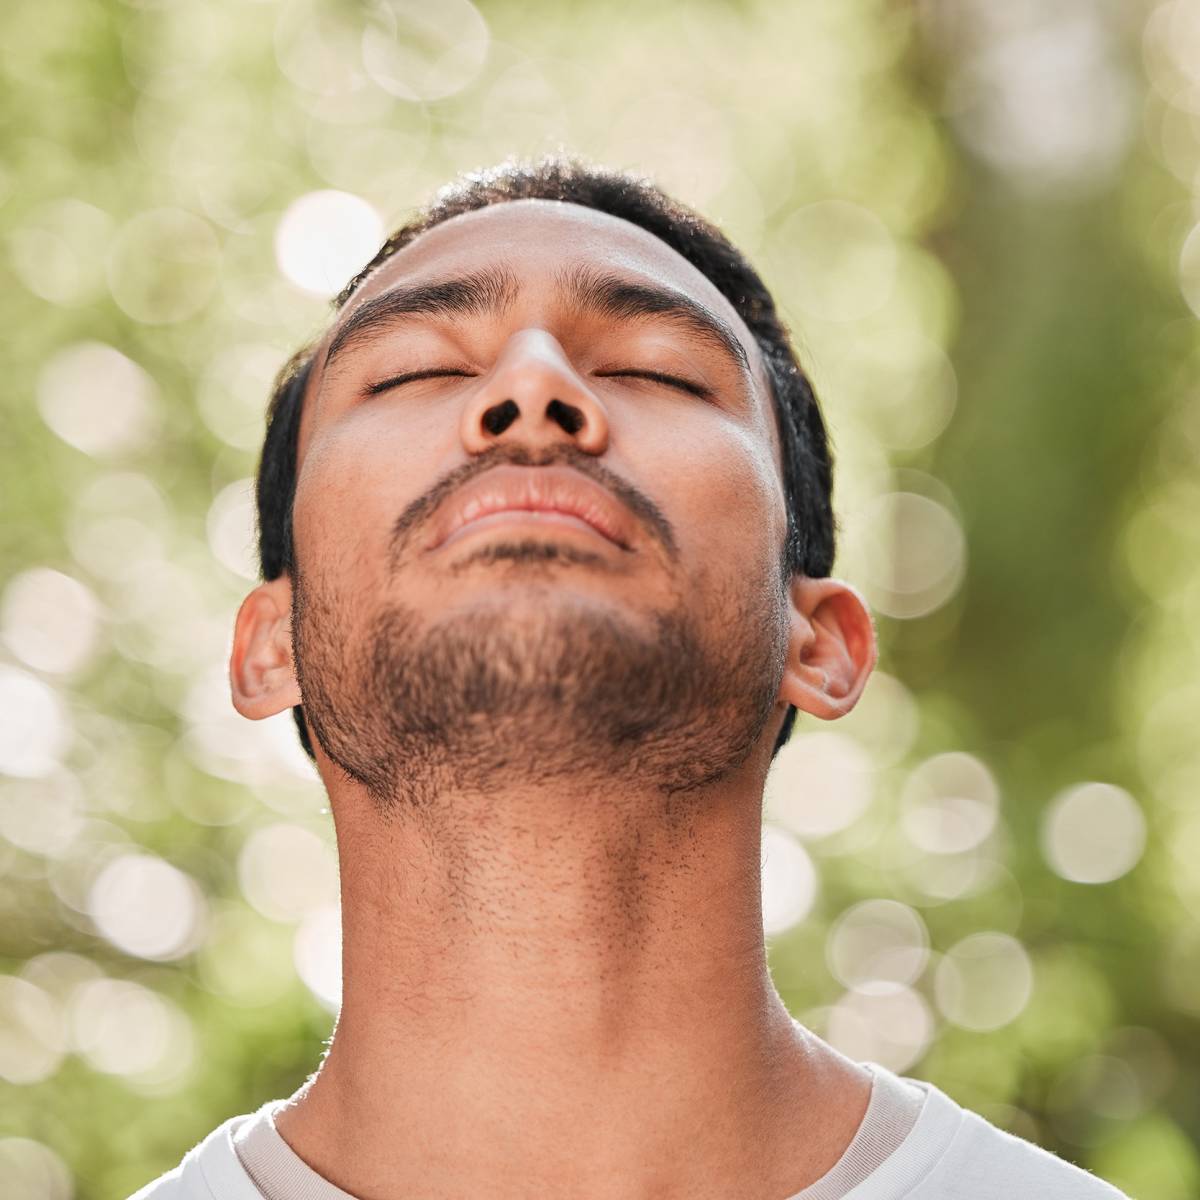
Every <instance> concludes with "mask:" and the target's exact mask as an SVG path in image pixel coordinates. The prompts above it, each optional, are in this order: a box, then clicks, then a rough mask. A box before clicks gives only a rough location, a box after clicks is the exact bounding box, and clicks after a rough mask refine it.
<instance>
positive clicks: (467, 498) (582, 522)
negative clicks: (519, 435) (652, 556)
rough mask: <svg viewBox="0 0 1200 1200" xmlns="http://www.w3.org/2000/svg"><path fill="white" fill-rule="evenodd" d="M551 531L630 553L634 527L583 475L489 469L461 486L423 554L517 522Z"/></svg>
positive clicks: (559, 470) (556, 468) (560, 469)
mask: <svg viewBox="0 0 1200 1200" xmlns="http://www.w3.org/2000/svg"><path fill="white" fill-rule="evenodd" d="M522 518H526V523H527V524H529V525H533V524H535V523H540V524H544V525H548V526H549V525H553V526H554V527H555V528H556V529H564V530H565V529H575V530H577V531H579V532H583V533H586V532H587V531H588V530H591V531H593V532H595V533H598V534H600V536H602V537H603V538H605V539H606V540H607V541H609V542H612V543H613V544H614V545H615V546H617V547H618V548H620V549H621V550H626V551H627V550H629V549H630V548H631V545H630V543H631V542H632V540H633V535H634V531H633V527H632V521H631V519H630V515H629V513H628V510H626V508H625V507H624V506H623V505H621V504H619V503H618V502H617V501H616V500H615V499H614V498H613V497H612V496H611V495H610V494H609V492H608V491H607V490H606V489H605V488H603V487H601V486H600V485H599V484H597V483H594V482H593V481H592V480H590V479H589V478H588V477H587V476H586V475H582V474H580V473H579V472H578V471H575V470H572V469H571V468H570V467H561V466H554V467H522V466H515V465H512V464H506V465H502V466H498V467H492V468H491V469H490V470H488V471H485V472H484V473H483V474H482V475H479V476H477V477H476V478H475V479H473V480H472V481H471V482H470V483H468V484H466V485H465V486H464V487H463V488H461V489H460V490H459V491H458V492H456V493H455V494H454V496H453V497H452V498H451V499H450V500H449V501H448V503H447V504H446V506H445V508H444V511H442V512H441V513H439V514H438V516H437V518H436V519H435V522H434V529H433V535H432V537H431V539H430V541H429V543H428V544H427V545H426V547H425V549H426V550H436V549H437V548H438V547H439V546H441V545H444V544H445V543H446V542H448V541H451V540H454V539H456V537H458V536H465V535H466V534H467V533H468V532H472V531H474V530H475V528H478V529H479V531H481V532H482V531H483V530H485V529H487V528H488V527H490V526H494V525H502V524H508V523H510V522H519V521H521V519H522Z"/></svg>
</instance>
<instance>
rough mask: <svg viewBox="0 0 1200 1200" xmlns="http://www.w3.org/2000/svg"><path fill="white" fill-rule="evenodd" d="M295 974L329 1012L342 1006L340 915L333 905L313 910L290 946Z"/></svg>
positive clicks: (298, 929)
mask: <svg viewBox="0 0 1200 1200" xmlns="http://www.w3.org/2000/svg"><path fill="white" fill-rule="evenodd" d="M292 954H293V960H294V962H295V966H296V974H297V975H299V976H300V979H301V981H302V982H303V983H304V986H305V987H307V988H308V990H309V991H310V992H312V994H313V995H314V996H315V997H316V998H317V1000H318V1001H320V1003H321V1004H322V1005H323V1006H324V1007H325V1008H327V1009H328V1010H329V1011H330V1012H334V1013H336V1012H337V1011H338V1009H339V1008H340V1007H341V1004H342V913H341V909H340V907H339V906H338V905H336V904H326V905H323V906H322V907H320V908H314V909H313V910H312V911H311V912H310V913H309V914H308V915H307V916H306V917H305V918H304V920H303V921H301V922H300V925H299V927H298V928H297V930H296V936H295V939H294V941H293V943H292Z"/></svg>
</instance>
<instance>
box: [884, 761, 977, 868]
mask: <svg viewBox="0 0 1200 1200" xmlns="http://www.w3.org/2000/svg"><path fill="white" fill-rule="evenodd" d="M999 796H1000V793H999V789H998V788H997V787H996V781H995V779H993V777H992V773H991V771H989V770H988V768H987V767H986V766H985V765H984V764H983V763H982V762H981V761H980V760H979V759H978V758H976V757H975V756H974V755H971V754H964V753H961V752H952V753H948V754H938V755H935V756H934V757H933V758H929V759H926V760H925V761H924V762H923V763H921V764H920V766H918V767H917V768H916V769H915V770H913V771H912V773H911V774H910V775H909V777H908V779H907V781H906V782H905V785H904V790H903V792H902V794H901V799H900V805H901V817H900V823H901V827H902V828H903V830H904V832H905V834H906V835H907V837H908V839H909V841H911V842H912V843H913V845H914V846H917V847H919V848H920V849H922V850H926V851H928V852H929V853H930V854H960V853H962V852H963V851H964V850H972V849H974V848H975V847H976V846H978V845H979V844H980V843H981V842H982V841H983V840H984V839H985V838H987V836H988V835H989V834H990V833H991V832H992V830H993V829H994V828H995V826H996V819H997V814H998V810H999Z"/></svg>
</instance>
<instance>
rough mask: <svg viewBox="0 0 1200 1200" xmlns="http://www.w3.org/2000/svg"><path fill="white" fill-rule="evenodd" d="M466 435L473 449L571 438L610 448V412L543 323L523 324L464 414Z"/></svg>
mask: <svg viewBox="0 0 1200 1200" xmlns="http://www.w3.org/2000/svg"><path fill="white" fill-rule="evenodd" d="M462 441H463V446H464V447H465V449H466V450H467V451H468V452H469V453H471V454H480V453H482V452H483V451H484V450H487V449H489V448H490V447H492V446H494V445H497V444H498V443H501V442H505V443H512V442H520V443H523V444H524V445H526V446H528V447H530V448H531V449H544V448H547V447H549V446H552V445H554V444H555V443H558V442H572V443H574V444H575V445H576V446H577V447H578V448H579V449H580V450H583V451H585V452H586V453H588V454H603V453H604V451H605V450H606V449H607V448H608V414H607V413H606V412H605V411H604V406H603V404H601V402H600V399H599V397H598V396H596V395H595V393H594V392H593V391H592V390H591V389H590V388H589V387H588V386H587V384H586V382H585V381H584V380H583V379H582V378H581V377H580V375H579V373H578V372H577V371H576V370H575V368H574V367H573V366H572V365H571V361H570V359H569V358H568V357H567V354H566V351H565V350H564V349H563V347H562V345H561V344H560V343H559V341H558V340H557V339H556V338H555V337H554V336H553V334H551V333H549V332H547V331H546V330H544V329H523V330H521V331H520V332H519V333H515V334H513V335H512V337H511V338H510V339H509V340H508V342H507V343H506V344H505V347H504V349H503V351H502V353H501V355H500V358H499V359H498V360H497V362H496V365H495V367H493V369H492V371H491V372H490V374H489V376H488V378H487V379H486V380H485V381H484V384H483V386H482V387H481V388H480V389H479V391H478V392H476V393H475V395H474V396H473V397H472V398H471V402H470V403H469V404H468V405H467V407H466V409H465V410H464V412H463V415H462Z"/></svg>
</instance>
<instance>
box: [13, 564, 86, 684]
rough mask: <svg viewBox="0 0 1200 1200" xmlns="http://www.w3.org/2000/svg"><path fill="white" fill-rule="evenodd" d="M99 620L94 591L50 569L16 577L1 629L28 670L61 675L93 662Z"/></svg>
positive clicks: (28, 572)
mask: <svg viewBox="0 0 1200 1200" xmlns="http://www.w3.org/2000/svg"><path fill="white" fill-rule="evenodd" d="M99 621H100V606H99V604H98V603H97V601H96V597H95V596H94V595H93V594H92V591H91V589H90V588H88V587H87V586H85V585H84V584H82V583H80V582H79V580H77V579H74V578H72V577H71V576H70V575H64V574H63V573H62V572H61V571H55V570H52V569H51V568H50V567H31V568H30V569H29V570H28V571H22V572H21V573H20V574H19V575H16V576H14V577H13V579H12V580H11V581H10V582H9V584H8V586H7V587H6V588H5V589H4V599H3V603H2V604H0V631H2V636H3V638H4V642H5V644H6V645H7V646H8V648H9V649H10V650H11V651H12V652H13V653H14V654H15V655H16V656H17V657H18V658H19V659H20V660H21V661H22V662H23V663H25V664H26V665H27V666H30V667H33V668H35V669H36V670H39V671H47V672H50V673H52V674H55V675H65V674H69V673H70V672H73V671H78V670H79V669H80V668H81V667H82V666H84V665H85V664H86V663H87V661H88V659H89V658H91V656H92V654H93V652H94V650H95V648H96V638H97V633H98V628H99Z"/></svg>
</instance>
